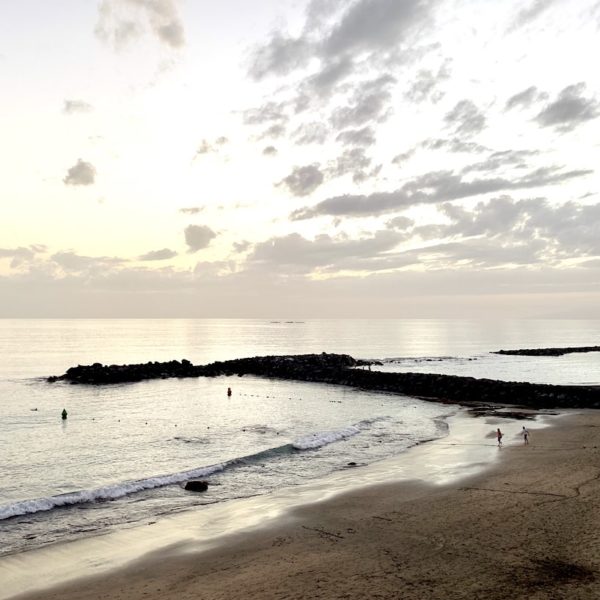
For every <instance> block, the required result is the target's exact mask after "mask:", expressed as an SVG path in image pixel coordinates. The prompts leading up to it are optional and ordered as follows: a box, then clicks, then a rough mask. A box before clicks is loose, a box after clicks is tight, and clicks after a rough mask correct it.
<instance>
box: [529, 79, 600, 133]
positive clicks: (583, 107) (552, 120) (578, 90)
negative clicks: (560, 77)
mask: <svg viewBox="0 0 600 600" xmlns="http://www.w3.org/2000/svg"><path fill="white" fill-rule="evenodd" d="M585 90H586V85H585V83H584V82H580V83H577V84H575V85H569V86H567V87H566V88H565V89H563V90H562V91H561V92H560V93H559V94H558V96H557V98H556V100H554V101H553V102H550V104H548V105H547V106H546V107H545V108H544V109H543V110H542V111H541V112H540V113H539V114H538V115H537V117H536V118H535V120H536V121H537V122H538V123H539V124H540V125H541V126H542V127H554V128H555V129H556V130H557V131H560V132H566V131H571V130H572V129H575V127H577V126H578V125H581V123H585V122H586V121H589V120H591V119H595V118H596V117H597V116H598V115H599V114H600V103H599V102H598V101H597V100H596V98H593V97H592V98H586V97H585V96H584V93H585Z"/></svg>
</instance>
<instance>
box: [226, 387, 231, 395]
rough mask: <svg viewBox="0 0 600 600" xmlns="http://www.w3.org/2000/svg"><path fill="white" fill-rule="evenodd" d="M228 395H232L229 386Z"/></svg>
mask: <svg viewBox="0 0 600 600" xmlns="http://www.w3.org/2000/svg"><path fill="white" fill-rule="evenodd" d="M227 395H228V396H231V388H227Z"/></svg>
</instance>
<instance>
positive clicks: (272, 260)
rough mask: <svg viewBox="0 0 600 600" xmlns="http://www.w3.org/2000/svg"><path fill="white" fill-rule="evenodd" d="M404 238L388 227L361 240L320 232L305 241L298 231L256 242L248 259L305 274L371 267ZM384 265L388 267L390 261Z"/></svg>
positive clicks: (258, 263) (252, 261)
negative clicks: (315, 271) (317, 271)
mask: <svg viewBox="0 0 600 600" xmlns="http://www.w3.org/2000/svg"><path fill="white" fill-rule="evenodd" d="M403 239H405V236H404V235H403V234H401V233H399V232H397V231H391V230H381V231H377V232H375V233H374V234H373V235H372V236H370V237H364V238H360V239H348V238H346V237H344V236H339V237H335V238H334V237H331V236H329V235H325V234H323V235H318V236H316V237H315V239H314V240H308V239H306V238H304V237H302V236H301V235H300V234H298V233H292V234H289V235H286V236H282V237H275V238H271V239H269V240H266V241H265V242H261V243H259V244H256V245H255V246H254V250H253V251H252V253H251V254H250V256H249V257H248V262H249V263H250V264H255V265H261V266H262V267H263V268H268V269H271V268H273V267H274V266H277V267H284V268H285V269H287V270H289V271H290V272H293V273H308V272H311V271H313V270H314V269H317V268H318V269H320V270H329V269H334V270H340V269H351V270H357V269H359V268H360V269H367V268H371V269H373V268H374V267H375V264H374V262H375V261H376V260H377V259H379V258H381V257H382V256H383V255H384V254H385V253H386V252H389V251H391V250H393V249H394V248H395V247H396V246H397V245H398V244H399V243H400V242H401V241H402V240H403ZM369 263H370V264H369ZM396 264H397V263H396ZM403 264H404V263H403ZM385 268H390V266H389V264H387V266H386V267H385Z"/></svg>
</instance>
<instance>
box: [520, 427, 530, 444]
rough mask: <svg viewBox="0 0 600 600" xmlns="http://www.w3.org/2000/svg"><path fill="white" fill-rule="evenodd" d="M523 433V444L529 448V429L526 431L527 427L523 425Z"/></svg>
mask: <svg viewBox="0 0 600 600" xmlns="http://www.w3.org/2000/svg"><path fill="white" fill-rule="evenodd" d="M521 433H522V434H523V443H524V444H525V445H526V446H527V445H528V444H529V429H526V428H525V425H523V430H522V431H521Z"/></svg>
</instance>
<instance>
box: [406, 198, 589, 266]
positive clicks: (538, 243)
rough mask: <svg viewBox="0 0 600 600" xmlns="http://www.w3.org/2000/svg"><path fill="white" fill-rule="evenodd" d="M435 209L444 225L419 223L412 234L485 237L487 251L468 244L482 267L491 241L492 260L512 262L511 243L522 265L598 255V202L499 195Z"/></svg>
mask: <svg viewBox="0 0 600 600" xmlns="http://www.w3.org/2000/svg"><path fill="white" fill-rule="evenodd" d="M439 210H440V212H441V213H442V214H443V215H444V216H445V217H446V219H447V220H448V221H449V222H448V223H446V224H442V225H435V226H430V227H427V228H420V227H417V228H415V229H414V230H413V233H415V234H417V235H422V234H423V233H424V234H425V235H424V236H423V237H424V238H425V239H443V238H463V239H462V240H461V244H464V243H465V240H464V238H472V237H479V238H485V239H486V241H487V242H489V243H490V248H489V249H488V250H487V251H486V252H481V253H480V254H477V253H476V252H475V249H476V248H477V245H476V244H475V243H471V242H470V243H469V244H470V245H469V246H468V247H469V248H470V249H471V251H472V252H473V257H472V258H471V260H472V261H473V262H477V263H478V264H480V265H483V264H485V262H486V261H491V260H492V259H491V255H492V254H493V245H494V244H496V245H498V247H499V251H498V253H497V255H495V258H494V259H493V263H494V264H499V263H502V262H503V261H505V262H510V261H507V260H506V255H507V253H508V252H509V248H510V247H513V249H514V252H515V253H518V254H519V255H520V256H521V257H522V261H523V262H524V263H526V262H527V261H530V262H531V263H533V262H540V261H544V262H546V263H550V262H552V261H557V260H565V259H579V258H581V257H584V256H597V255H600V205H597V204H594V205H581V204H577V203H575V202H566V203H563V204H559V205H553V204H550V203H549V202H548V201H547V200H546V199H544V198H529V199H524V200H517V201H515V200H513V199H512V198H510V197H509V196H501V197H499V198H492V199H491V200H489V201H487V202H479V203H478V204H477V205H476V206H475V207H473V208H472V209H470V210H469V209H466V208H464V207H461V206H456V205H454V204H450V203H445V204H442V205H441V206H440V207H439ZM478 244H481V241H480V242H478ZM527 248H529V251H530V253H529V254H527ZM461 252H464V251H461ZM457 253H458V250H456V251H454V256H457ZM462 258H464V254H463V255H462ZM484 259H485V260H484ZM512 262H518V261H516V260H513V261H512Z"/></svg>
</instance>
